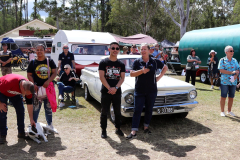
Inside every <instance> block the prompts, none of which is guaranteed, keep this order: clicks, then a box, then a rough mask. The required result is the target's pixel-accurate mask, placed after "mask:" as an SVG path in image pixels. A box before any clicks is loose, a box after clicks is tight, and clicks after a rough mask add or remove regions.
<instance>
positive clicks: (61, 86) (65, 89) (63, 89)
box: [58, 82, 74, 102]
mask: <svg viewBox="0 0 240 160" xmlns="http://www.w3.org/2000/svg"><path fill="white" fill-rule="evenodd" d="M58 90H59V95H62V96H63V93H64V92H66V93H71V92H73V91H74V88H73V87H72V86H65V85H64V84H63V83H62V82H58ZM62 102H63V100H62Z"/></svg>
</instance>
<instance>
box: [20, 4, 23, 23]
mask: <svg viewBox="0 0 240 160" xmlns="http://www.w3.org/2000/svg"><path fill="white" fill-rule="evenodd" d="M22 1H23V0H20V19H19V26H21V25H22Z"/></svg>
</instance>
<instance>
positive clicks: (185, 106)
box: [121, 101, 198, 117]
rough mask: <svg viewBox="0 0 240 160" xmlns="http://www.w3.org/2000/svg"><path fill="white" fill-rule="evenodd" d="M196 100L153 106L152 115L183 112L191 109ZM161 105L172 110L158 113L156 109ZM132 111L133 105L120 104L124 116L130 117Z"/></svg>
mask: <svg viewBox="0 0 240 160" xmlns="http://www.w3.org/2000/svg"><path fill="white" fill-rule="evenodd" d="M197 104H198V102H197V101H194V102H189V103H182V104H172V105H164V106H154V107H153V115H163V114H174V113H183V112H189V111H191V110H193V108H195V107H196V106H197ZM162 107H173V108H174V112H171V113H158V112H157V111H158V109H159V108H162ZM133 112H134V107H125V106H121V114H122V116H124V117H132V116H133ZM144 115H145V112H144V111H143V112H142V114H141V116H144Z"/></svg>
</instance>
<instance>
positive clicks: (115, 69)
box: [98, 42, 125, 138]
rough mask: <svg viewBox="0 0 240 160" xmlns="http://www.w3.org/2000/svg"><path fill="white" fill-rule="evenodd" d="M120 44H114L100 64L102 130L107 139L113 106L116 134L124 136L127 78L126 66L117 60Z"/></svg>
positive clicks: (103, 136)
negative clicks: (124, 98) (123, 101)
mask: <svg viewBox="0 0 240 160" xmlns="http://www.w3.org/2000/svg"><path fill="white" fill-rule="evenodd" d="M119 51H120V50H119V44H118V43H116V42H112V43H111V44H110V48H109V52H110V56H109V57H108V58H105V59H103V60H101V62H100V63H99V68H98V70H99V77H100V80H101V82H102V89H101V92H102V95H101V105H102V111H101V118H100V119H101V120H100V124H101V128H102V135H101V137H102V138H107V132H106V128H107V113H108V111H109V108H110V105H111V104H112V105H113V108H114V114H115V127H116V131H115V133H116V134H118V135H120V136H123V135H124V134H123V132H122V131H121V130H120V125H121V121H120V118H121V112H120V111H121V94H122V92H121V88H120V86H121V85H122V83H123V81H124V78H125V65H124V64H123V63H122V62H121V61H119V60H118V59H117V55H118V53H119Z"/></svg>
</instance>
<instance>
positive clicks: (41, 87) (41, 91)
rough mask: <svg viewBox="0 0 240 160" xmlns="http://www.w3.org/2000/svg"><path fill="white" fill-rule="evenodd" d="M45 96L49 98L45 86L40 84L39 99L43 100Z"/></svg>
mask: <svg viewBox="0 0 240 160" xmlns="http://www.w3.org/2000/svg"><path fill="white" fill-rule="evenodd" d="M45 98H47V92H46V88H44V87H43V86H39V87H38V92H37V99H38V100H43V99H45Z"/></svg>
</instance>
